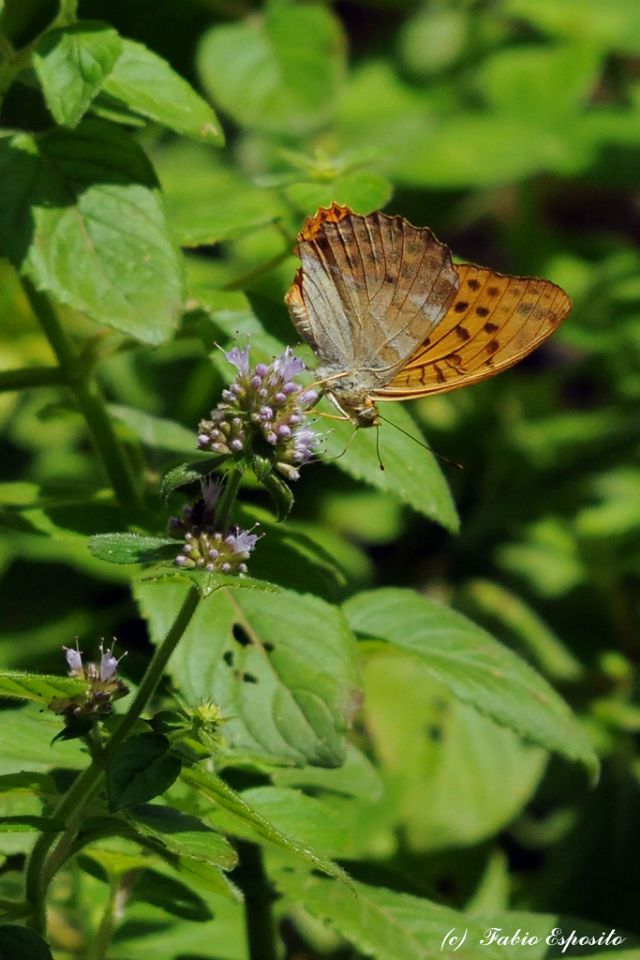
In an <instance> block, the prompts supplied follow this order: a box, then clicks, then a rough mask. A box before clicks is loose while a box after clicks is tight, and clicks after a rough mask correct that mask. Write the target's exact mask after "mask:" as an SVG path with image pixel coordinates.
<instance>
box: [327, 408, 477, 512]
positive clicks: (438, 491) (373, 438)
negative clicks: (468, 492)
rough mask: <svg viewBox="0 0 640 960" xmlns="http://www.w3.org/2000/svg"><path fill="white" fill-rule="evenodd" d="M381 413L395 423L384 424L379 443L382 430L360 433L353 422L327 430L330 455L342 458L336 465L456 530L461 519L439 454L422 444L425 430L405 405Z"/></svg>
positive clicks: (364, 430) (373, 429) (336, 425)
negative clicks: (404, 432) (441, 467)
mask: <svg viewBox="0 0 640 960" xmlns="http://www.w3.org/2000/svg"><path fill="white" fill-rule="evenodd" d="M321 409H323V408H321ZM325 409H328V407H326V408H325ZM380 411H381V413H382V415H383V416H384V417H386V418H387V419H388V420H389V421H390V423H382V424H381V426H380V428H379V431H380V432H379V444H378V436H377V431H376V428H371V429H361V430H358V431H357V432H356V435H355V437H354V430H355V427H354V425H353V424H352V423H346V422H340V421H335V422H334V423H332V424H331V429H330V430H328V431H327V437H326V447H327V459H330V458H331V457H339V459H337V460H335V465H336V466H337V467H338V468H339V469H341V470H344V471H345V473H348V474H350V475H351V476H352V477H355V479H356V480H364V481H366V482H367V483H369V484H371V486H373V487H377V488H378V490H384V491H385V492H386V493H389V494H391V495H392V496H394V497H396V498H397V499H398V500H400V501H402V503H405V504H407V505H408V506H410V507H413V509H414V510H417V511H418V512H419V513H422V514H424V515H425V516H426V517H429V519H430V520H435V521H436V522H437V523H439V524H441V525H442V526H443V527H445V528H446V529H447V530H453V531H456V530H457V529H458V525H459V521H458V516H457V513H456V509H455V506H454V503H453V500H452V499H451V494H450V492H449V487H448V486H447V484H446V482H445V480H444V478H443V476H442V473H441V472H440V468H439V467H438V464H437V463H436V460H435V457H434V456H433V454H432V453H430V451H428V450H425V449H424V447H421V446H420V444H421V443H423V440H422V437H421V434H420V430H419V428H418V427H417V426H416V424H415V423H414V421H413V420H412V418H411V417H410V415H409V414H408V413H407V411H406V410H403V409H402V408H401V406H400V404H399V403H387V404H381V405H380ZM396 427H397V428H400V429H396ZM400 430H405V431H407V432H408V433H410V434H411V435H412V436H413V437H415V438H416V439H417V441H418V442H416V440H412V439H410V438H409V437H407V436H405V435H404V434H403V433H401V432H400ZM378 448H379V451H380V459H379V458H378ZM345 449H346V453H345V452H344V451H345ZM343 453H344V456H340V454H343ZM380 460H381V461H382V464H383V465H384V470H382V469H381V468H380Z"/></svg>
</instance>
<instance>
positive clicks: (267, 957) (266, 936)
mask: <svg viewBox="0 0 640 960" xmlns="http://www.w3.org/2000/svg"><path fill="white" fill-rule="evenodd" d="M237 846H238V854H239V857H240V866H239V867H238V873H237V880H238V885H239V886H240V888H241V890H242V892H243V893H244V917H245V930H246V933H247V947H248V951H249V960H277V957H278V952H277V948H276V926H275V923H274V918H273V910H272V902H273V894H272V892H271V887H270V886H269V880H268V878H267V875H266V873H265V869H264V863H263V860H262V850H261V849H260V847H259V846H258V845H257V844H255V843H249V842H248V841H246V840H241V841H238V844H237Z"/></svg>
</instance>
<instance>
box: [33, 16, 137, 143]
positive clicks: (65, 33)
mask: <svg viewBox="0 0 640 960" xmlns="http://www.w3.org/2000/svg"><path fill="white" fill-rule="evenodd" d="M121 49H122V42H121V40H120V37H119V36H118V33H117V31H116V30H114V29H113V28H112V27H109V26H108V25H107V24H104V23H97V22H93V21H90V20H83V21H80V22H79V23H74V24H72V25H71V26H69V27H63V28H61V29H59V30H50V31H49V32H48V33H45V34H43V36H42V37H41V38H40V40H39V41H38V44H37V46H36V49H35V51H34V55H33V66H34V68H35V71H36V74H37V76H38V79H39V81H40V83H41V84H42V91H43V93H44V98H45V102H46V104H47V106H48V108H49V110H50V111H51V114H52V116H53V118H54V120H55V121H56V123H60V124H62V125H63V126H66V127H75V126H76V125H77V124H78V123H79V121H80V120H81V119H82V117H83V115H84V113H85V112H86V110H87V109H88V107H89V105H90V103H91V101H92V100H93V98H94V97H95V95H96V94H97V93H98V91H99V90H100V88H101V87H102V85H103V83H104V81H105V79H106V78H107V77H108V76H109V73H110V72H111V70H112V69H113V66H114V64H115V62H116V60H117V59H118V57H119V56H120V51H121Z"/></svg>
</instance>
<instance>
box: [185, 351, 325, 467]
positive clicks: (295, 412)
mask: <svg viewBox="0 0 640 960" xmlns="http://www.w3.org/2000/svg"><path fill="white" fill-rule="evenodd" d="M225 357H226V358H227V360H228V361H229V363H232V364H233V365H234V367H235V368H236V370H237V371H238V373H237V376H236V379H235V381H234V382H233V383H232V384H231V385H230V386H229V387H228V388H227V389H226V390H223V391H222V400H221V402H220V403H219V404H218V406H217V407H216V408H215V410H213V411H212V412H211V419H210V420H202V421H201V423H200V426H199V428H198V447H199V448H200V449H201V450H210V451H211V452H212V453H217V454H222V455H224V456H227V457H234V458H236V459H238V460H239V459H242V458H244V457H246V456H247V455H250V454H252V453H253V454H258V455H260V456H261V457H265V458H266V459H268V460H270V461H271V462H272V463H273V465H274V467H275V468H276V470H278V471H279V472H280V473H282V474H284V476H285V477H287V478H288V479H289V480H297V479H298V477H299V476H300V472H299V470H298V467H300V466H301V465H302V464H303V463H307V462H308V461H309V460H310V459H311V457H312V456H313V454H314V452H315V446H316V440H317V438H316V434H315V432H314V431H313V430H312V429H311V428H310V427H309V426H307V425H306V420H307V415H308V411H309V408H310V407H311V406H313V404H314V403H315V402H316V400H317V399H318V394H317V392H316V391H315V390H310V389H308V388H305V387H303V386H302V385H301V384H298V383H296V382H295V380H296V377H298V376H299V374H301V373H302V371H303V370H304V362H303V361H302V360H301V359H300V357H297V356H296V355H295V354H294V353H293V351H292V350H291V348H290V347H286V349H285V350H284V351H283V352H282V353H281V354H280V356H279V357H276V358H275V359H274V360H273V362H272V363H271V364H269V365H267V364H265V363H259V364H257V365H256V366H255V367H254V368H253V369H251V367H250V363H249V347H248V346H247V347H243V348H240V347H233V349H232V350H229V351H228V352H227V353H225Z"/></svg>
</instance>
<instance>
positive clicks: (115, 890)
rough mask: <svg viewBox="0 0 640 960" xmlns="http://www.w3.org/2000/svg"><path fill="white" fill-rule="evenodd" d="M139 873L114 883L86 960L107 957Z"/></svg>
mask: <svg viewBox="0 0 640 960" xmlns="http://www.w3.org/2000/svg"><path fill="white" fill-rule="evenodd" d="M137 873H138V871H137V870H132V871H130V872H129V873H128V874H127V873H125V874H124V875H123V876H120V877H118V878H117V879H115V880H113V881H112V883H111V885H110V887H109V897H108V900H107V903H106V906H105V910H104V914H103V915H102V920H101V921H100V926H99V927H98V929H97V930H96V934H95V936H94V937H93V939H92V940H91V943H89V944H88V950H87V956H86V958H85V960H104V958H105V957H106V956H107V951H108V949H109V944H110V943H111V937H112V936H113V932H114V930H115V926H116V923H117V922H118V920H120V918H121V917H122V915H123V913H124V908H125V905H126V901H127V897H128V895H129V888H130V886H131V883H132V881H133V880H134V879H135V877H136V875H137Z"/></svg>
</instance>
